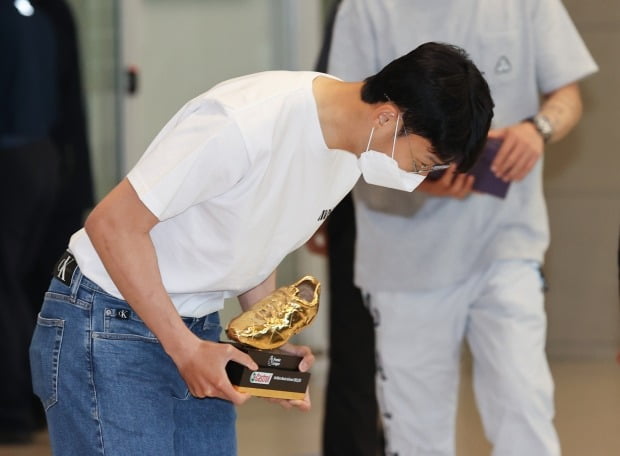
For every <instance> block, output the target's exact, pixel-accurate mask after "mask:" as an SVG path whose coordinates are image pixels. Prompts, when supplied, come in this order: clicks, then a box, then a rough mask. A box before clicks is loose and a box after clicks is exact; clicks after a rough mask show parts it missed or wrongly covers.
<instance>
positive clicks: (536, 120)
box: [523, 114, 553, 143]
mask: <svg viewBox="0 0 620 456" xmlns="http://www.w3.org/2000/svg"><path fill="white" fill-rule="evenodd" d="M523 122H529V123H531V124H532V125H533V126H534V128H535V129H536V131H537V132H538V134H539V135H540V136H541V137H542V139H543V141H544V142H545V143H548V142H549V140H550V139H551V137H552V136H553V125H552V124H551V121H550V120H549V118H548V117H547V116H545V115H544V114H536V115H535V116H532V117H528V118H527V119H523Z"/></svg>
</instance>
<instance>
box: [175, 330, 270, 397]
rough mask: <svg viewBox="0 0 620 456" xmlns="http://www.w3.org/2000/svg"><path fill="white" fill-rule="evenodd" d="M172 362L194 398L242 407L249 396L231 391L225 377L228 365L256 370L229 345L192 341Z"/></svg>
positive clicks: (253, 363) (248, 359)
mask: <svg viewBox="0 0 620 456" xmlns="http://www.w3.org/2000/svg"><path fill="white" fill-rule="evenodd" d="M173 360H174V362H175V363H176V365H177V368H178V369H179V372H180V373H181V376H182V377H183V380H185V383H186V384H187V387H188V389H189V391H190V393H191V394H192V396H194V397H198V398H203V397H218V398H220V399H225V400H228V401H231V402H232V403H233V404H235V405H241V404H243V403H244V402H245V401H247V400H248V399H249V398H250V397H251V396H250V395H249V394H245V393H240V392H238V391H237V390H236V389H234V388H233V386H232V384H231V383H230V380H229V379H228V376H227V375H226V364H228V362H229V361H234V362H236V363H239V364H242V365H244V366H246V367H247V368H248V369H251V370H256V369H258V365H257V364H256V363H255V362H254V361H253V360H252V358H250V356H249V355H248V354H246V353H243V352H242V351H240V350H237V349H236V348H235V347H233V346H232V345H231V344H220V343H217V342H210V341H205V340H201V339H198V338H196V337H195V339H194V340H193V341H192V342H191V343H190V344H189V345H187V346H186V347H185V350H183V352H182V355H181V356H179V357H176V358H175V357H173Z"/></svg>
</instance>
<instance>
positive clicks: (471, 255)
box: [328, 0, 597, 456]
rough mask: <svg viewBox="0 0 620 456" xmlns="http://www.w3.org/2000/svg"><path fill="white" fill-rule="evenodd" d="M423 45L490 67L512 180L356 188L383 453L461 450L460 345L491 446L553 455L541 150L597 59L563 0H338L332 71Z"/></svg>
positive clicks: (577, 105) (563, 124)
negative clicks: (484, 187)
mask: <svg viewBox="0 0 620 456" xmlns="http://www.w3.org/2000/svg"><path fill="white" fill-rule="evenodd" d="M428 40H439V41H445V42H450V43H454V44H456V45H458V46H460V47H462V48H463V49H465V50H466V51H467V52H468V53H469V54H470V55H471V57H472V59H473V60H474V62H475V63H476V64H477V65H479V67H480V69H481V70H482V71H483V74H484V75H485V78H486V79H487V81H488V83H489V86H490V87H491V93H492V95H493V99H494V101H495V105H496V108H495V116H494V118H493V125H492V128H491V131H490V133H489V136H490V137H491V138H494V139H495V140H496V141H497V140H500V141H502V146H501V147H500V148H499V150H498V151H497V155H496V156H495V157H494V158H492V160H491V161H492V164H491V166H490V171H489V175H492V176H494V177H496V178H497V181H500V182H503V183H504V184H505V183H509V188H508V192H507V194H506V195H505V197H504V198H500V197H498V196H496V195H493V194H490V193H481V192H479V191H472V190H473V189H474V185H475V184H476V182H475V180H474V177H473V176H471V175H469V174H465V173H457V172H455V170H454V169H449V170H448V172H446V173H445V174H444V175H443V176H442V177H441V178H438V179H436V180H431V179H428V180H427V181H425V182H424V183H423V184H422V185H421V186H420V188H419V191H416V192H415V193H414V194H405V193H403V192H394V191H392V190H389V189H385V188H379V187H376V186H371V185H365V184H364V183H363V182H361V181H360V183H359V185H358V186H356V188H355V190H354V200H355V217H356V226H357V244H356V247H357V248H356V251H355V267H354V270H355V283H356V285H357V286H359V287H360V288H361V289H362V291H363V294H364V296H366V297H368V303H369V305H370V308H371V313H372V314H373V316H374V318H375V324H376V327H375V334H376V347H377V358H376V359H377V365H378V368H377V371H378V375H377V388H378V399H379V402H380V404H381V405H380V408H381V413H382V417H383V420H382V421H383V425H384V431H385V434H386V437H387V438H386V440H387V443H388V450H387V453H388V454H390V455H393V454H398V455H399V456H405V455H416V456H421V455H424V456H427V455H428V456H431V455H432V456H439V455H441V456H444V455H445V456H447V455H453V454H454V452H455V444H454V428H455V414H456V404H457V393H458V376H459V366H460V363H459V361H460V355H461V345H462V343H463V341H464V340H467V342H468V344H469V347H470V349H471V352H472V355H473V364H474V386H475V392H476V399H477V404H478V409H479V411H480V414H481V418H482V421H483V424H484V429H485V433H486V436H487V437H488V439H489V440H490V441H491V443H492V444H493V447H494V449H493V454H494V455H497V456H499V455H502V456H503V455H536V456H557V455H558V454H559V453H560V447H559V441H558V437H557V435H556V432H555V429H554V426H553V414H554V406H553V380H552V378H551V374H550V372H549V367H548V363H547V360H546V356H545V333H546V316H545V309H544V295H543V286H544V284H543V279H542V277H541V273H540V266H541V263H542V261H543V258H544V254H545V251H546V248H547V246H548V243H549V230H548V221H547V212H546V207H545V200H544V196H543V186H542V167H543V152H544V150H545V143H546V142H555V141H558V140H560V139H562V138H563V137H565V136H566V135H567V134H568V133H569V132H570V131H571V130H572V128H573V127H574V126H575V125H576V124H577V122H578V120H579V118H580V116H581V112H582V102H581V96H580V91H579V85H578V81H579V80H581V79H582V78H584V77H586V76H588V75H590V74H592V73H594V72H596V71H597V66H596V63H595V62H594V60H593V59H592V56H591V55H590V53H589V51H588V49H587V47H586V46H585V44H584V42H583V40H582V39H581V37H580V36H579V33H578V31H577V30H576V28H575V25H574V24H573V22H572V21H571V19H570V17H569V15H568V13H567V11H566V9H565V8H564V6H563V5H562V3H561V1H560V0H504V1H494V0H386V1H382V2H377V1H375V0H343V1H342V3H341V5H340V8H339V11H338V16H337V18H336V21H335V26H334V31H333V37H332V46H331V52H330V59H329V65H328V70H329V72H330V74H333V75H336V76H338V77H341V78H343V79H345V80H353V81H354V80H357V79H356V78H358V77H360V75H364V74H369V73H372V72H373V71H375V69H377V68H380V67H381V65H383V64H384V63H385V62H389V61H390V60H391V59H392V58H394V57H395V56H397V55H399V53H400V52H402V50H403V49H409V48H410V47H412V46H416V45H417V44H419V43H422V42H425V41H428ZM497 181H496V182H497ZM370 362H371V361H369V363H370Z"/></svg>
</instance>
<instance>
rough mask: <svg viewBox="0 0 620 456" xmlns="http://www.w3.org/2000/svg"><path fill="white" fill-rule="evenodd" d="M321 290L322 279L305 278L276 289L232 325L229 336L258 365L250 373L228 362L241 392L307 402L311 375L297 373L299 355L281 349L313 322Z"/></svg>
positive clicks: (234, 320)
mask: <svg viewBox="0 0 620 456" xmlns="http://www.w3.org/2000/svg"><path fill="white" fill-rule="evenodd" d="M320 292H321V284H320V283H319V281H318V280H317V279H316V278H314V277H312V276H305V277H302V278H301V279H299V280H298V281H297V282H295V283H293V284H292V285H289V286H285V287H281V288H278V289H277V290H276V291H274V292H273V293H271V294H270V295H269V296H266V297H265V298H263V299H261V300H260V301H258V302H257V303H256V304H255V305H254V306H252V308H251V309H249V310H247V311H245V312H243V313H242V314H241V315H239V316H238V317H236V318H234V319H232V320H231V321H230V323H229V324H228V327H227V329H226V334H227V335H228V337H229V338H230V339H231V340H233V341H236V342H237V343H236V344H235V346H236V347H237V348H238V349H240V350H242V351H244V352H246V353H247V354H248V355H250V356H251V357H252V359H253V360H254V361H255V362H256V364H258V366H259V368H258V370H256V371H250V370H249V369H247V368H245V367H244V366H241V365H240V364H237V363H234V362H230V363H228V365H227V366H226V371H227V372H228V376H229V378H230V380H231V382H232V383H233V385H234V386H235V388H236V389H237V390H239V391H242V392H247V393H250V394H253V395H255V396H263V397H276V398H281V399H303V398H304V396H305V393H306V388H307V385H308V381H309V379H310V373H308V372H300V371H299V368H298V366H299V363H300V362H301V359H302V358H301V357H299V356H295V355H291V354H288V353H286V352H284V351H282V350H279V349H278V347H281V346H282V345H284V344H285V343H286V342H288V340H289V339H290V338H291V337H292V336H293V335H295V334H297V333H298V332H300V331H301V330H302V329H303V328H305V327H306V326H308V325H309V324H310V323H311V322H312V320H313V319H314V317H315V316H316V314H317V312H318V310H319V295H320Z"/></svg>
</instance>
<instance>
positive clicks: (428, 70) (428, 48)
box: [362, 42, 494, 172]
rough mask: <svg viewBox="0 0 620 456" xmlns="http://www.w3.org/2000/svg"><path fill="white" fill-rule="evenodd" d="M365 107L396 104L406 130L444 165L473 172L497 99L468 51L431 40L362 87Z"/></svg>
mask: <svg viewBox="0 0 620 456" xmlns="http://www.w3.org/2000/svg"><path fill="white" fill-rule="evenodd" d="M362 100H363V101H365V102H366V103H379V102H386V101H392V102H394V103H395V104H396V105H397V106H398V108H399V109H401V110H402V111H403V122H404V124H405V128H406V129H407V132H409V133H414V134H417V135H419V136H422V137H424V138H426V139H428V140H429V141H430V143H431V146H432V148H433V152H434V153H435V155H437V156H438V157H439V158H440V159H441V160H442V161H443V162H444V163H451V162H455V163H457V164H458V170H459V171H461V172H465V171H467V170H469V169H470V168H471V167H472V165H473V164H474V163H475V162H476V160H477V159H478V156H479V155H480V152H481V151H482V148H483V147H484V143H485V141H486V137H487V133H488V131H489V128H490V126H491V119H492V117H493V107H494V103H493V99H492V98H491V92H490V90H489V86H488V84H487V82H486V81H485V79H484V77H483V76H482V74H481V73H480V71H479V70H478V68H476V66H475V65H474V63H473V62H472V61H471V60H470V59H469V57H468V55H467V53H466V52H465V51H464V50H463V49H461V48H459V47H457V46H454V45H450V44H443V43H434V42H429V43H425V44H422V45H421V46H419V47H417V48H416V49H414V50H413V51H411V52H410V53H408V54H406V55H404V56H402V57H400V58H398V59H396V60H394V61H392V62H391V63H389V64H388V65H386V66H385V67H384V68H383V69H382V70H381V71H379V72H378V73H377V74H375V75H374V76H370V77H368V78H366V80H365V81H364V85H363V87H362Z"/></svg>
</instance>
